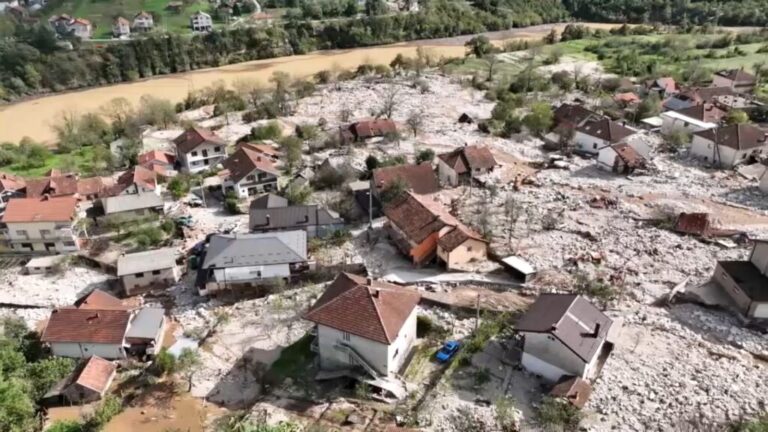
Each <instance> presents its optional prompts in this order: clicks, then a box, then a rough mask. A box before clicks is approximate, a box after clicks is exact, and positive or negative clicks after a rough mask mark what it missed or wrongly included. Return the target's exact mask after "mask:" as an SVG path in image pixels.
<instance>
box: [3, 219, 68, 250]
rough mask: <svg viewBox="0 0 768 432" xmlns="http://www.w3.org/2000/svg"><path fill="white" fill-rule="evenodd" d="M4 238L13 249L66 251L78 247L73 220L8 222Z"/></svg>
mask: <svg viewBox="0 0 768 432" xmlns="http://www.w3.org/2000/svg"><path fill="white" fill-rule="evenodd" d="M6 225H7V227H8V228H7V232H6V235H5V237H6V239H7V241H8V242H9V243H10V246H11V249H13V250H15V251H35V252H48V253H67V252H74V251H77V250H79V249H80V247H79V244H78V241H77V236H75V233H74V230H73V225H74V223H73V222H70V221H62V222H8V223H7V224H6Z"/></svg>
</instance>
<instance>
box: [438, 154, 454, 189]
mask: <svg viewBox="0 0 768 432" xmlns="http://www.w3.org/2000/svg"><path fill="white" fill-rule="evenodd" d="M437 177H438V179H440V183H441V184H446V185H451V186H458V184H459V175H458V174H456V171H454V170H453V168H451V167H449V166H448V164H446V163H445V162H443V160H442V159H440V158H437Z"/></svg>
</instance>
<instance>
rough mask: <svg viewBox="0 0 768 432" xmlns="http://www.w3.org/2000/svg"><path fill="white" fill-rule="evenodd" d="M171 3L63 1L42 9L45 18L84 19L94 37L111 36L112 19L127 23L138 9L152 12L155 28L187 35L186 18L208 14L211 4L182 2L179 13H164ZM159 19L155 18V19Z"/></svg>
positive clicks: (159, 0) (166, 0)
mask: <svg viewBox="0 0 768 432" xmlns="http://www.w3.org/2000/svg"><path fill="white" fill-rule="evenodd" d="M170 1H171V0H118V1H109V0H67V1H63V2H61V3H58V2H57V3H55V5H56V6H55V7H53V8H47V9H46V14H45V16H46V18H47V17H49V16H52V15H60V14H68V15H71V16H73V17H78V18H86V19H88V20H90V21H91V22H92V23H93V25H94V29H93V37H94V38H109V37H111V36H112V20H113V19H114V18H115V17H116V16H122V17H125V18H127V19H128V20H129V21H133V17H134V16H135V15H136V14H137V13H139V12H141V11H142V10H144V11H147V12H152V13H153V15H154V16H155V28H158V29H163V30H166V31H169V32H174V33H183V32H189V31H190V30H189V16H190V15H192V14H193V13H195V12H197V11H200V10H202V11H208V13H210V12H209V10H210V9H211V4H210V3H208V2H207V1H205V0H197V1H193V2H188V1H185V2H184V6H183V8H182V10H181V12H179V13H175V12H171V11H169V10H166V5H167V4H168V3H169V2H170ZM158 17H159V18H158Z"/></svg>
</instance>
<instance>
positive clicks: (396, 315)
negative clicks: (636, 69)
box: [304, 273, 420, 378]
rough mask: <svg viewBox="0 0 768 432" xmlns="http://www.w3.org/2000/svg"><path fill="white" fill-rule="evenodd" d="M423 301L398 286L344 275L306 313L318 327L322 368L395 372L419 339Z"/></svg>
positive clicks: (379, 374) (316, 344)
mask: <svg viewBox="0 0 768 432" xmlns="http://www.w3.org/2000/svg"><path fill="white" fill-rule="evenodd" d="M419 300H420V296H419V295H418V294H417V293H415V292H413V291H409V290H406V289H403V288H401V287H398V286H395V285H391V284H388V283H384V282H378V281H373V280H371V279H366V278H364V277H361V276H356V275H352V274H349V273H341V274H339V275H338V276H337V277H336V279H335V280H334V281H333V283H331V284H330V285H329V286H328V288H326V290H325V293H323V295H322V296H321V297H320V298H319V299H318V300H317V301H316V302H315V304H314V305H313V306H312V307H311V308H310V309H309V310H308V311H307V312H306V313H305V314H304V319H306V320H308V321H311V322H313V323H315V324H316V325H317V339H316V340H315V342H314V343H313V350H315V351H316V352H317V353H318V355H319V361H320V368H321V369H322V370H330V371H335V370H349V369H355V368H362V369H363V370H365V371H366V372H368V374H369V375H371V376H372V377H373V378H378V377H388V376H394V375H395V374H396V373H397V371H398V370H399V369H400V367H401V366H402V365H403V362H404V361H405V359H406V358H407V357H408V353H409V352H410V351H411V347H412V346H413V342H414V341H415V340H416V305H417V304H418V303H419Z"/></svg>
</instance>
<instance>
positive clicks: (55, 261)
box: [24, 255, 67, 274]
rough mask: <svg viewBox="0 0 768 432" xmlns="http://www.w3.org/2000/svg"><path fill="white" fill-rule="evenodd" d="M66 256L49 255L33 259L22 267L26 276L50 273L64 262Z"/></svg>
mask: <svg viewBox="0 0 768 432" xmlns="http://www.w3.org/2000/svg"><path fill="white" fill-rule="evenodd" d="M66 258H67V257H66V255H50V256H41V257H35V258H32V259H31V260H29V261H28V262H27V263H26V264H25V265H24V271H25V272H26V273H27V274H43V273H50V272H52V271H53V270H54V269H55V268H56V266H57V265H59V264H60V263H62V262H64V260H65V259H66Z"/></svg>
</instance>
